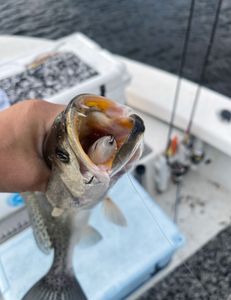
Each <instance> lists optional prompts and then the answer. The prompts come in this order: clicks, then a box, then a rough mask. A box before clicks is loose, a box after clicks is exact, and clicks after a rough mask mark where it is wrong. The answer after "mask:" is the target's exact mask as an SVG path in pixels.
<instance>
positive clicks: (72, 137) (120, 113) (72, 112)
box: [66, 94, 145, 176]
mask: <svg viewBox="0 0 231 300" xmlns="http://www.w3.org/2000/svg"><path fill="white" fill-rule="evenodd" d="M81 122H82V124H81ZM81 126H82V128H81ZM66 128H67V132H68V136H69V142H70V145H71V147H72V149H73V150H74V152H75V153H77V155H78V159H79V160H80V161H82V162H83V163H84V165H85V166H86V168H87V169H88V170H92V171H93V172H94V171H95V172H96V173H97V171H99V172H102V171H107V173H108V174H109V175H110V176H113V175H114V174H115V173H117V172H118V171H119V170H120V169H121V168H122V167H123V166H124V165H126V163H127V162H128V161H129V160H130V158H131V157H132V156H133V154H134V153H135V152H136V150H137V149H138V148H140V147H142V146H141V145H142V140H143V133H144V131H145V127H144V123H143V120H142V119H141V118H140V117H139V116H138V115H136V114H133V113H132V110H131V109H130V108H129V107H127V106H124V105H120V104H118V103H115V102H113V101H111V100H109V99H107V98H105V97H100V96H95V95H91V94H83V95H80V96H77V97H75V98H74V99H73V100H72V101H71V102H70V104H69V105H68V107H67V109H66ZM106 135H111V136H113V137H114V138H115V140H116V143H117V148H118V151H117V153H116V154H115V155H114V157H113V159H112V160H111V161H110V162H109V163H108V164H106V165H105V164H99V165H96V164H95V163H94V162H93V161H92V160H91V159H90V157H89V156H88V149H89V144H88V142H89V140H91V143H90V145H91V144H93V142H94V141H95V140H96V139H98V138H101V137H102V136H106Z"/></svg>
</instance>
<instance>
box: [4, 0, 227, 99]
mask: <svg viewBox="0 0 231 300" xmlns="http://www.w3.org/2000/svg"><path fill="white" fill-rule="evenodd" d="M190 2H191V1H190V0H117V1H109V0H97V1H91V0H0V34H16V35H27V36H36V37H45V38H53V39H56V38H59V37H62V36H65V35H68V34H70V33H72V32H75V31H81V32H83V33H85V34H86V35H88V36H89V37H91V38H93V39H94V40H95V41H97V42H98V43H99V44H101V45H102V46H103V47H105V48H107V49H109V50H111V51H113V52H114V53H118V54H121V55H124V56H127V57H129V58H132V59H136V60H139V61H142V62H145V63H148V64H151V65H153V66H156V67H159V68H161V69H165V70H168V71H170V72H173V73H176V72H177V70H178V66H179V60H180V57H181V51H182V43H183V38H184V33H185V28H186V24H187V18H188V14H189V6H190ZM216 4H217V0H197V2H196V9H195V14H194V22H193V26H192V32H191V36H190V44H189V51H188V56H187V61H186V66H185V70H184V76H185V77H187V78H189V79H192V80H194V81H196V80H198V76H199V74H200V71H201V64H202V61H203V58H204V55H205V51H206V46H207V43H208V38H209V34H210V31H211V25H212V22H213V19H214V14H215V8H216ZM205 85H207V86H208V87H210V88H212V89H214V90H217V91H219V92H221V93H223V94H226V95H229V96H231V88H230V85H231V1H230V0H223V5H222V10H221V15H220V19H219V24H218V28H217V34H216V38H215V43H214V47H213V49H212V53H211V57H210V61H209V65H208V68H207V71H206V78H205Z"/></svg>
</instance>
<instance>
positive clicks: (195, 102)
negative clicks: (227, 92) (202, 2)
mask: <svg viewBox="0 0 231 300" xmlns="http://www.w3.org/2000/svg"><path fill="white" fill-rule="evenodd" d="M222 1H223V0H218V4H217V8H216V13H215V18H214V22H213V26H212V31H211V34H210V39H209V43H208V47H207V50H206V54H205V58H204V62H203V65H202V69H201V73H200V77H199V81H198V86H197V90H196V94H195V98H194V101H193V107H192V110H191V114H190V118H189V122H188V125H187V127H186V130H185V137H189V136H190V133H191V129H192V124H193V120H194V117H195V112H196V108H197V106H198V102H199V97H200V92H201V86H202V85H203V83H204V80H205V74H206V69H207V66H208V64H209V57H210V55H211V50H212V47H213V44H214V38H215V35H216V30H217V25H218V20H219V16H220V11H221V6H222Z"/></svg>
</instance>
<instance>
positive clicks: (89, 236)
mask: <svg viewBox="0 0 231 300" xmlns="http://www.w3.org/2000/svg"><path fill="white" fill-rule="evenodd" d="M102 238H103V237H102V235H101V234H100V233H99V232H98V231H97V230H96V229H95V228H94V227H92V226H90V225H87V226H86V228H85V229H84V230H83V232H82V235H81V238H80V242H79V246H80V247H81V248H87V247H91V246H93V245H95V244H97V243H99V242H100V241H101V240H102Z"/></svg>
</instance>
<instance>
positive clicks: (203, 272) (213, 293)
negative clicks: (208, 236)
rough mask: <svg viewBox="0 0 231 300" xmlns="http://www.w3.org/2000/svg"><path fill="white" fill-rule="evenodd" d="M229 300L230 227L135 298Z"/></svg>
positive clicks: (147, 299)
mask: <svg viewBox="0 0 231 300" xmlns="http://www.w3.org/2000/svg"><path fill="white" fill-rule="evenodd" d="M191 299H192V300H205V299H206V300H231V226H229V227H227V228H226V229H224V230H223V231H222V232H220V233H219V234H218V235H217V236H216V237H215V238H213V239H212V240H211V241H209V242H208V243H207V244H206V245H205V246H204V247H203V248H201V249H200V250H199V251H198V252H197V253H195V254H194V255H193V256H191V257H190V258H189V259H188V260H187V261H186V262H185V264H182V265H181V266H179V267H178V268H177V269H176V270H175V271H173V272H172V273H170V274H169V275H168V276H167V277H166V278H165V279H163V280H162V281H160V282H159V283H158V284H157V285H155V286H154V287H153V288H151V289H150V290H149V291H147V292H146V293H145V294H144V295H143V296H142V297H141V298H140V299H139V300H191Z"/></svg>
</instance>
